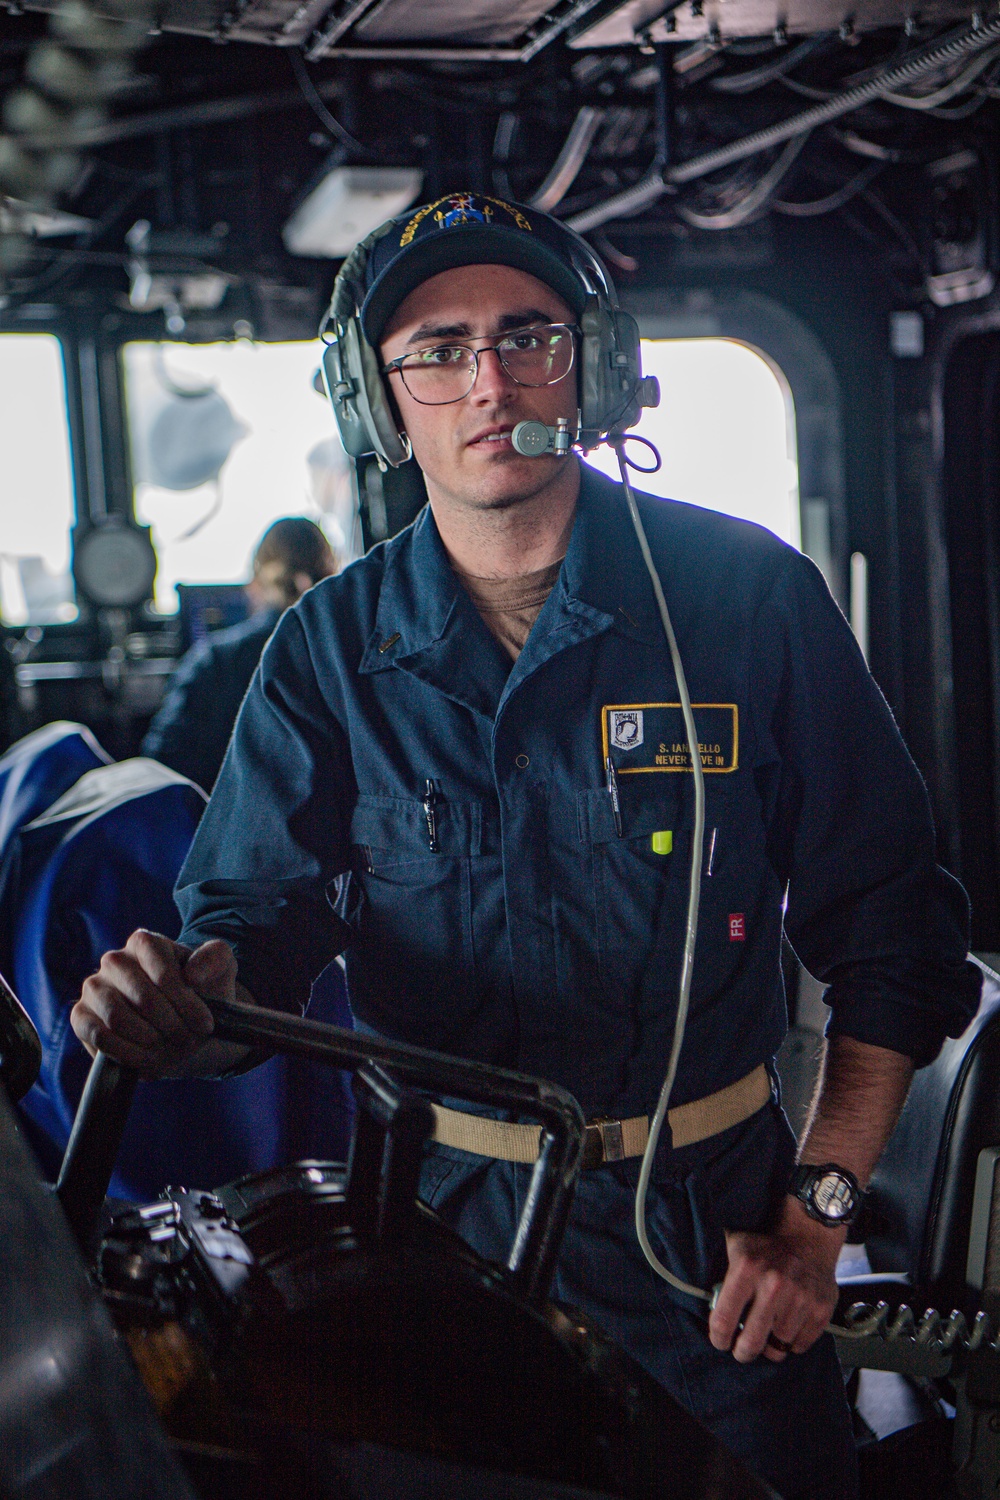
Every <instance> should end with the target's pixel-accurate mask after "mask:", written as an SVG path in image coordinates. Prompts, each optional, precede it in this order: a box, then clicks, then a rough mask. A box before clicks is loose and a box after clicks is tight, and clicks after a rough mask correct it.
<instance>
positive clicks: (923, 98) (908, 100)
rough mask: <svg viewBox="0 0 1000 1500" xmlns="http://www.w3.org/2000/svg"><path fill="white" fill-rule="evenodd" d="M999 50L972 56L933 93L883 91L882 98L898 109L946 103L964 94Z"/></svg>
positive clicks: (997, 54)
mask: <svg viewBox="0 0 1000 1500" xmlns="http://www.w3.org/2000/svg"><path fill="white" fill-rule="evenodd" d="M998 56H1000V52H998V49H997V48H996V47H993V48H991V49H990V51H988V52H986V53H984V54H982V55H981V56H979V57H977V58H974V59H973V61H972V62H971V63H970V64H969V66H968V67H967V68H966V69H965V70H964V71H963V72H961V73H960V74H959V75H958V77H957V78H953V79H952V80H951V82H950V83H946V84H945V85H944V86H943V87H942V88H939V89H935V91H934V93H933V94H898V93H891V94H889V93H885V94H883V95H882V98H883V99H884V100H885V101H886V103H888V104H898V105H899V107H900V109H937V107H938V106H939V105H941V104H947V103H948V101H949V100H951V99H955V98H957V96H958V95H959V94H964V93H965V91H966V89H967V88H968V87H969V84H970V83H971V82H972V80H973V79H974V78H978V77H979V75H980V73H985V71H986V69H987V68H988V67H989V66H990V64H991V63H993V62H995V61H996V59H997V57H998Z"/></svg>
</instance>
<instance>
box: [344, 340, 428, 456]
mask: <svg viewBox="0 0 1000 1500" xmlns="http://www.w3.org/2000/svg"><path fill="white" fill-rule="evenodd" d="M323 376H324V379H325V381H326V386H327V391H328V393H329V396H330V400H331V402H332V404H333V412H334V416H335V418H336V421H337V427H338V429H339V431H340V436H341V440H342V441H343V444H344V448H345V449H346V451H347V452H348V453H349V454H350V456H351V457H352V458H361V457H362V456H363V455H364V454H366V453H374V454H375V456H376V457H377V458H378V459H379V461H380V462H381V463H384V464H390V465H391V466H392V467H393V468H394V469H397V468H398V467H399V465H400V464H404V463H406V461H407V459H408V458H409V457H410V451H411V450H410V445H409V442H408V441H407V439H406V438H405V437H404V436H401V435H400V433H399V432H398V430H397V427H396V419H395V417H394V416H393V413H392V411H391V409H390V405H389V401H388V399H387V396H386V392H385V387H384V386H383V384H382V376H381V374H380V373H379V367H378V360H377V358H376V355H375V351H374V350H373V349H372V348H371V347H370V345H369V344H368V341H367V340H366V339H365V336H364V334H363V333H362V332H361V328H360V325H359V323H358V320H357V318H346V319H345V320H344V321H343V323H341V324H339V326H338V328H337V337H336V338H335V339H334V340H333V342H332V343H330V344H328V345H327V347H326V350H325V351H324V354H323Z"/></svg>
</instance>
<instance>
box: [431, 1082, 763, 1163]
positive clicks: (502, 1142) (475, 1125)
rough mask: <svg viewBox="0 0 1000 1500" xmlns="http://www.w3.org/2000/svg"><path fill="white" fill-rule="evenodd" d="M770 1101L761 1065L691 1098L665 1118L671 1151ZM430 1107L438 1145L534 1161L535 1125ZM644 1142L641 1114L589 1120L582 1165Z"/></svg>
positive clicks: (632, 1152) (636, 1150)
mask: <svg viewBox="0 0 1000 1500" xmlns="http://www.w3.org/2000/svg"><path fill="white" fill-rule="evenodd" d="M770 1097H771V1079H770V1077H769V1076H768V1072H767V1069H766V1068H765V1066H764V1064H763V1063H761V1065H760V1067H758V1068H754V1070H753V1072H752V1073H748V1074H747V1075H746V1077H745V1078H740V1079H738V1080H737V1082H736V1083H731V1084H729V1085H728V1087H727V1088H724V1089H719V1091H718V1093H715V1094H706V1095H705V1098H704V1099H693V1100H692V1101H691V1103H690V1104H680V1105H678V1106H677V1108H676V1109H672V1110H670V1111H669V1112H668V1115H667V1119H668V1120H669V1122H670V1133H671V1136H672V1137H673V1143H674V1146H675V1147H679V1146H693V1145H694V1144H695V1142H696V1141H705V1140H708V1138H709V1137H710V1136H713V1135H719V1134H720V1133H721V1132H722V1131H723V1130H728V1129H729V1128H730V1127H731V1126H733V1125H741V1124H742V1123H743V1121H744V1120H749V1118H750V1116H751V1115H755V1114H756V1113H757V1111H758V1110H759V1109H763V1107H764V1105H765V1104H766V1103H767V1101H768V1100H769V1099H770ZM431 1108H432V1109H433V1110H434V1140H435V1141H438V1142H439V1143H440V1144H441V1145H442V1146H453V1147H454V1148H455V1149H456V1150H457V1151H470V1152H472V1154H473V1155H474V1156H492V1157H494V1158H495V1159H496V1160H497V1161H520V1162H534V1161H537V1160H538V1148H539V1142H540V1140H541V1135H542V1130H541V1126H540V1125H516V1124H511V1123H510V1122H509V1121H507V1120H488V1119H484V1117H483V1116H482V1115H467V1114H465V1113H463V1111H461V1110H457V1109H446V1108H445V1106H444V1105H443V1104H434V1105H432V1106H431ZM648 1139H649V1121H648V1118H647V1116H646V1115H636V1116H634V1117H633V1118H632V1119H631V1120H592V1121H591V1122H590V1123H589V1124H588V1125H587V1138H586V1142H585V1144H584V1152H583V1165H584V1167H600V1166H603V1164H604V1163H605V1162H607V1161H624V1160H625V1158H626V1157H629V1156H641V1155H642V1153H643V1152H644V1151H645V1149H646V1142H647V1140H648Z"/></svg>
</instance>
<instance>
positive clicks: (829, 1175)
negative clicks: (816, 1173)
mask: <svg viewBox="0 0 1000 1500" xmlns="http://www.w3.org/2000/svg"><path fill="white" fill-rule="evenodd" d="M812 1199H813V1203H814V1204H815V1205H816V1208H817V1210H818V1211H819V1212H820V1213H821V1214H822V1215H823V1217H824V1218H826V1219H846V1218H848V1217H849V1216H850V1214H851V1213H852V1212H853V1210H854V1206H855V1202H856V1195H855V1192H854V1189H853V1187H852V1186H851V1184H850V1183H849V1182H848V1180H847V1178H846V1177H842V1176H841V1175H840V1173H839V1172H824V1173H823V1175H822V1177H818V1178H817V1179H816V1182H815V1185H814V1187H813V1190H812Z"/></svg>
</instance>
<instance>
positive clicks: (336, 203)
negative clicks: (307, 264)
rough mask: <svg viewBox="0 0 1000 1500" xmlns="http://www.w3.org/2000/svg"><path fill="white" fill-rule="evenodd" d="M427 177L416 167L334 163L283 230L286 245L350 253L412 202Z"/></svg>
mask: <svg viewBox="0 0 1000 1500" xmlns="http://www.w3.org/2000/svg"><path fill="white" fill-rule="evenodd" d="M423 181H424V174H423V172H421V171H420V170H419V168H416V167H334V169H333V170H332V171H331V172H328V173H327V174H326V176H325V177H324V178H323V180H322V182H320V183H319V184H318V186H316V187H314V188H313V190H312V192H311V193H310V194H309V196H308V197H307V198H305V199H303V201H302V202H301V203H300V204H299V206H298V208H297V209H296V210H295V212H294V213H293V214H292V216H291V218H290V219H289V220H288V222H287V224H286V225H285V227H284V229H283V230H282V232H281V237H282V239H283V240H284V242H285V249H286V250H288V251H290V253H291V254H292V255H312V256H317V257H320V258H323V259H327V260H335V259H339V257H340V256H342V255H349V254H350V253H351V251H352V250H353V249H354V247H355V245H356V244H357V243H358V241H359V240H363V239H364V237H365V235H366V234H370V233H371V231H372V230H373V229H377V228H378V226H379V224H382V223H384V222H385V220H386V219H392V218H394V217H395V215H396V214H401V213H402V212H403V210H404V209H405V208H409V206H410V204H411V203H412V202H413V201H414V200H415V199H416V197H417V196H418V194H419V192H420V189H421V187H422V186H423Z"/></svg>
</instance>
